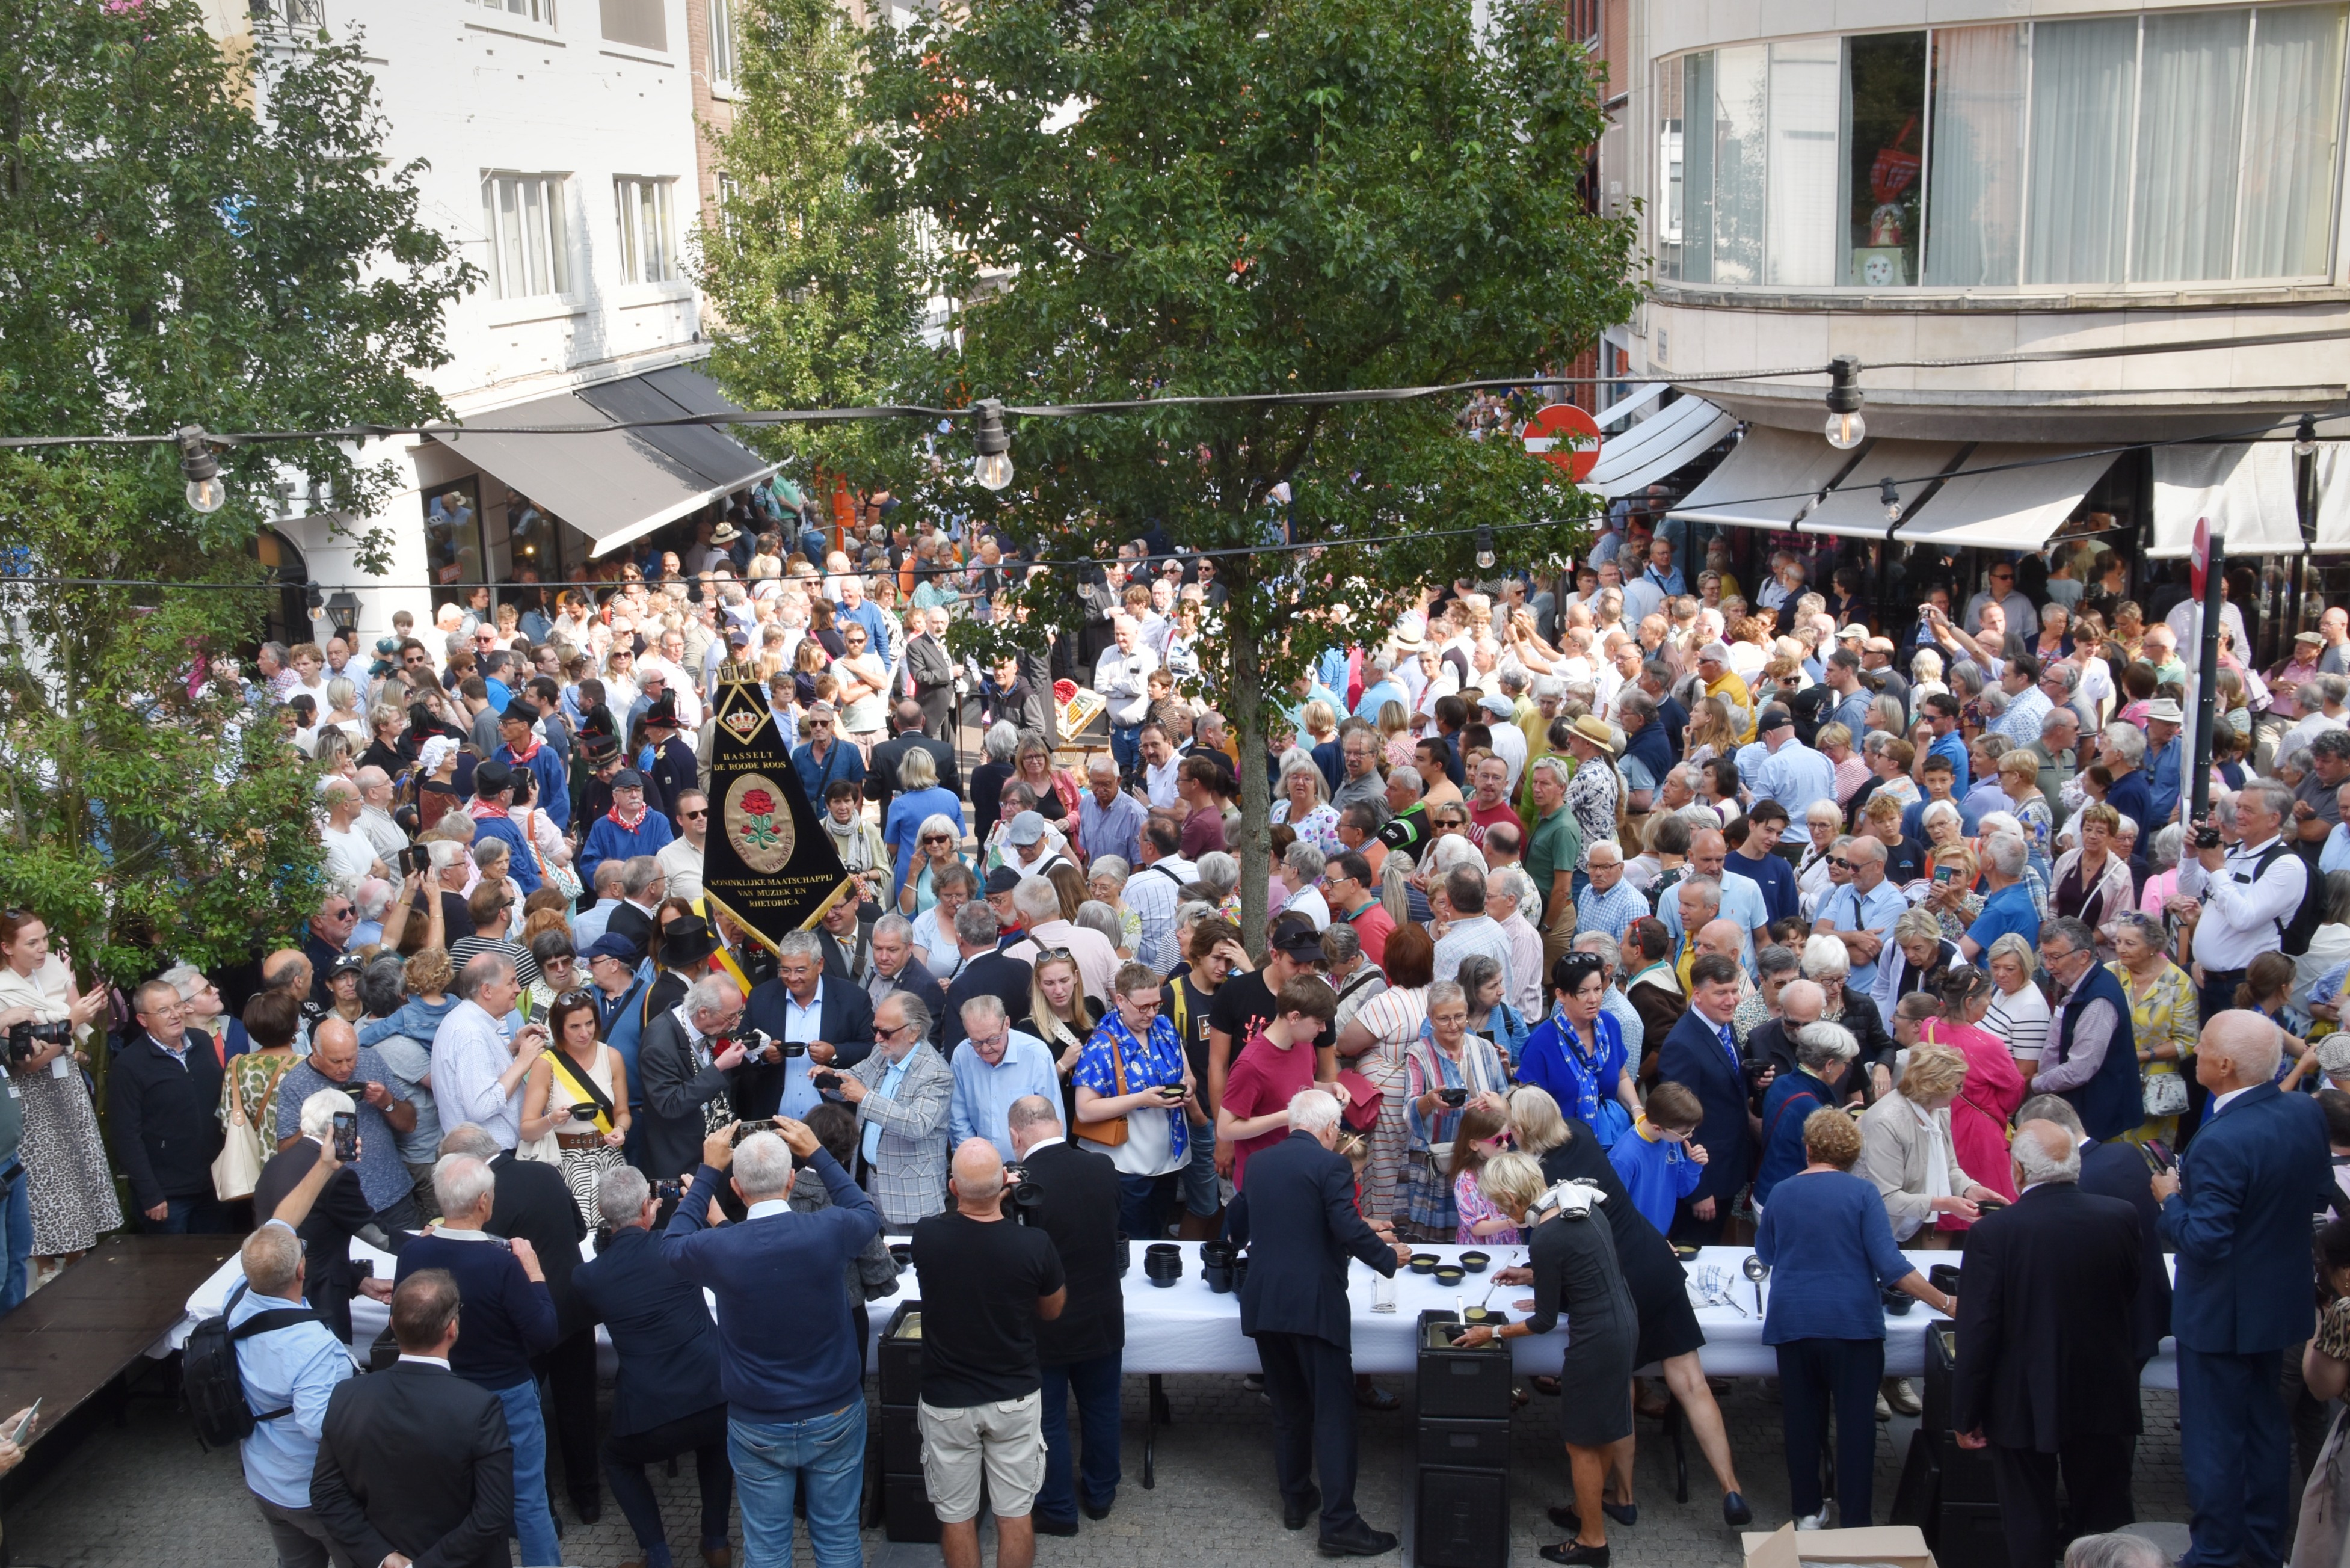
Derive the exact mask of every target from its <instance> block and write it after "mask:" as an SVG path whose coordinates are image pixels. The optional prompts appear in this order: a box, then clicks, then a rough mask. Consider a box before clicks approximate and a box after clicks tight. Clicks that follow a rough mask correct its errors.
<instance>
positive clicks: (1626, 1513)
mask: <svg viewBox="0 0 2350 1568" xmlns="http://www.w3.org/2000/svg"><path fill="white" fill-rule="evenodd" d="M1599 1511H1600V1512H1602V1513H1604V1514H1606V1515H1607V1517H1608V1518H1610V1519H1612V1520H1614V1521H1616V1522H1617V1523H1618V1524H1623V1525H1633V1524H1638V1523H1639V1522H1640V1505H1639V1504H1638V1503H1637V1502H1602V1503H1601V1504H1600V1505H1599Z"/></svg>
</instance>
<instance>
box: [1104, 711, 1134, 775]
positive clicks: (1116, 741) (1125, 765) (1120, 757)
mask: <svg viewBox="0 0 2350 1568" xmlns="http://www.w3.org/2000/svg"><path fill="white" fill-rule="evenodd" d="M1109 754H1110V758H1111V760H1112V761H1114V762H1115V763H1118V773H1119V774H1120V775H1121V776H1123V775H1125V774H1130V773H1132V772H1133V771H1134V770H1135V766H1136V764H1137V763H1140V762H1141V761H1142V726H1141V725H1139V724H1112V725H1111V726H1110V727H1109Z"/></svg>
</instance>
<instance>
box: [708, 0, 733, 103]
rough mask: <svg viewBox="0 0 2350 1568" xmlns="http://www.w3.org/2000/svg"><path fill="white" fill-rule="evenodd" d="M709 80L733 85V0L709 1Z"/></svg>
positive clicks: (723, 84)
mask: <svg viewBox="0 0 2350 1568" xmlns="http://www.w3.org/2000/svg"><path fill="white" fill-rule="evenodd" d="M710 79H711V81H712V83H713V84H715V85H719V86H725V87H732V86H733V83H734V0H710Z"/></svg>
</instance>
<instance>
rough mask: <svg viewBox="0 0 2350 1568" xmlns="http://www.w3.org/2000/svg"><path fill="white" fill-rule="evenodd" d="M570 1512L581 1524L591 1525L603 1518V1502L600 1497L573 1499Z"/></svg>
mask: <svg viewBox="0 0 2350 1568" xmlns="http://www.w3.org/2000/svg"><path fill="white" fill-rule="evenodd" d="M571 1511H572V1512H574V1513H576V1514H577V1515H578V1516H579V1522H580V1523H582V1524H593V1523H595V1522H596V1521H598V1520H599V1519H601V1518H603V1517H604V1500H603V1499H602V1498H600V1497H575V1498H573V1499H572V1500H571Z"/></svg>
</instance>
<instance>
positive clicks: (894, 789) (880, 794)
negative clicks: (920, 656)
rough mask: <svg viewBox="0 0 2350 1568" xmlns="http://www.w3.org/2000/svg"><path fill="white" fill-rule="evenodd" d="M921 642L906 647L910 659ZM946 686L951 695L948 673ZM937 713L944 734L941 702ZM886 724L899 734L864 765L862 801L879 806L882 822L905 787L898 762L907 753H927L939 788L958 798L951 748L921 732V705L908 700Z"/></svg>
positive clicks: (959, 790)
mask: <svg viewBox="0 0 2350 1568" xmlns="http://www.w3.org/2000/svg"><path fill="white" fill-rule="evenodd" d="M921 640H928V639H913V640H910V642H909V643H908V645H907V650H906V651H907V653H908V656H909V657H910V656H911V655H912V653H913V651H914V649H913V642H914V641H921ZM947 682H948V691H949V692H950V693H951V691H952V690H953V682H954V672H953V670H951V669H950V670H948V672H947ZM938 711H939V713H940V715H941V731H943V727H944V715H945V713H946V711H947V702H946V701H945V700H944V698H941V701H940V702H939V705H938ZM889 722H890V724H891V726H892V727H893V728H894V729H896V731H897V734H896V736H895V737H894V738H893V739H890V740H887V741H884V742H881V743H880V744H879V745H878V746H876V747H874V748H873V755H872V757H871V758H870V759H869V760H868V761H867V763H866V764H865V798H866V799H868V800H872V801H879V802H880V803H881V819H882V820H883V821H884V822H886V821H888V820H889V800H890V797H891V796H893V795H895V794H897V793H898V792H899V790H901V789H903V788H905V787H906V786H905V785H903V784H899V782H898V760H899V758H900V757H903V756H904V755H905V754H906V753H908V752H928V753H931V761H932V762H934V763H938V765H939V784H940V786H941V788H943V789H946V790H948V791H949V792H951V793H952V794H962V773H961V772H959V771H958V770H957V768H956V766H955V754H954V748H953V747H952V746H951V745H949V744H947V743H946V742H945V741H944V740H942V739H941V740H933V739H931V736H930V735H928V734H925V733H924V732H923V730H924V728H925V723H926V721H925V718H924V715H923V712H922V709H921V707H920V704H918V703H916V702H915V701H912V700H911V699H908V700H906V701H901V702H899V704H898V706H897V709H896V711H894V712H893V713H891V715H890V720H889Z"/></svg>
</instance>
